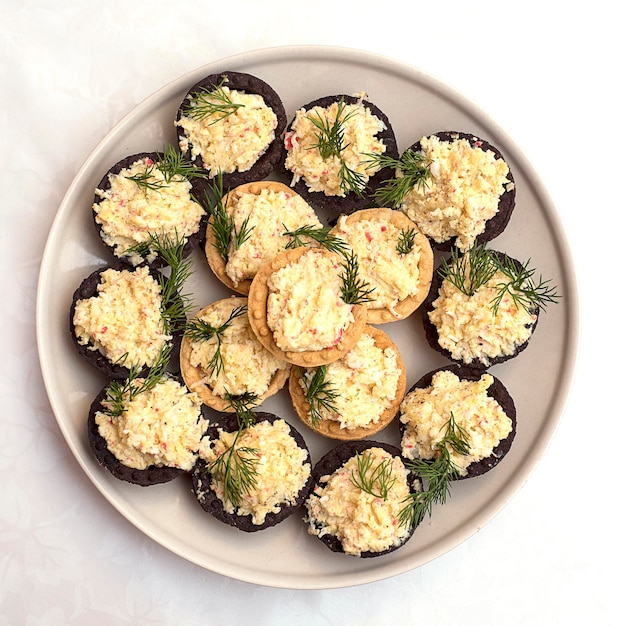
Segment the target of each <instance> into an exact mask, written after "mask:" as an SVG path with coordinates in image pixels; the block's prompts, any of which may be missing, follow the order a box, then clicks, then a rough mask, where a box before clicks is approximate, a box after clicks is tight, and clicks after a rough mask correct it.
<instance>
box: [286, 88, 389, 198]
mask: <svg viewBox="0 0 626 626" xmlns="http://www.w3.org/2000/svg"><path fill="white" fill-rule="evenodd" d="M338 107H339V104H338V102H333V103H332V104H331V105H330V106H328V107H321V106H316V107H312V108H311V109H308V110H306V109H298V110H297V111H296V114H295V118H294V121H293V123H292V125H291V129H290V130H289V132H287V133H286V134H285V148H286V150H287V158H286V159H285V166H286V168H287V169H288V170H289V171H291V172H292V174H293V177H292V181H291V184H292V185H293V184H295V183H296V182H298V181H299V180H300V179H303V180H304V181H305V182H306V184H307V186H308V188H309V189H310V190H311V191H320V192H322V193H324V194H326V195H327V196H339V197H345V195H346V193H345V191H344V189H342V186H341V175H340V169H341V165H342V162H343V164H344V165H345V166H346V167H348V168H349V169H350V170H352V171H353V172H357V173H358V174H360V175H361V176H362V177H363V180H364V182H367V180H369V178H370V177H371V176H372V175H373V174H375V173H376V171H378V169H379V168H376V167H372V166H371V164H370V165H369V166H368V165H367V164H366V163H365V161H366V157H365V155H367V154H370V153H377V154H382V153H383V152H385V150H386V147H385V144H384V143H383V142H382V141H381V140H380V139H378V138H377V135H378V134H379V133H380V132H382V131H383V130H385V124H384V123H383V121H382V120H380V119H379V118H378V117H376V116H375V115H374V114H373V113H372V112H371V110H370V109H369V108H368V107H367V106H366V105H365V104H364V103H363V101H362V100H359V101H358V102H357V103H355V104H345V107H344V109H343V112H342V114H341V116H340V117H339V122H340V127H341V129H342V131H343V142H342V145H343V146H345V147H344V149H343V150H341V159H339V158H338V157H337V156H336V155H333V156H330V157H328V158H323V157H322V155H321V154H320V150H319V149H318V148H316V147H315V146H316V145H317V144H318V143H319V138H318V135H319V133H320V131H319V129H318V128H317V127H316V125H315V123H314V121H318V120H320V119H321V120H325V121H326V122H327V123H328V125H329V126H331V127H332V126H333V124H334V123H335V121H336V120H337V117H338Z"/></svg>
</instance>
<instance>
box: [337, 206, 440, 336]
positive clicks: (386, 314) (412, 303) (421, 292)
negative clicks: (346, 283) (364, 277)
mask: <svg viewBox="0 0 626 626" xmlns="http://www.w3.org/2000/svg"><path fill="white" fill-rule="evenodd" d="M359 220H362V221H365V220H380V221H387V222H389V223H391V224H393V225H394V226H396V227H397V228H399V229H400V230H402V229H405V230H411V229H412V230H414V231H415V239H414V245H416V246H418V248H419V249H420V260H419V265H418V269H419V278H418V285H417V292H416V293H415V294H414V295H412V296H409V297H407V298H405V299H404V300H401V301H400V302H398V304H397V305H396V306H395V307H394V309H395V310H394V311H392V310H391V309H389V308H387V307H385V308H372V307H371V305H370V304H369V303H366V304H365V307H366V308H367V323H368V324H385V323H387V322H396V321H398V320H403V319H405V318H407V317H408V316H409V315H411V313H413V312H414V311H416V310H417V309H418V308H419V306H420V305H421V304H422V302H424V300H425V298H426V296H427V295H428V290H429V289H430V283H431V281H432V278H433V264H434V261H433V250H432V247H431V245H430V242H429V240H428V238H427V237H426V236H425V235H424V234H423V233H422V232H421V231H420V230H419V228H418V227H417V225H416V224H415V222H413V221H412V220H411V219H409V218H408V217H407V216H406V215H405V214H404V213H402V212H401V211H395V210H393V209H389V208H372V209H362V210H360V211H356V212H355V213H352V214H351V215H348V216H347V217H346V220H345V222H346V224H354V223H355V222H357V221H359ZM333 232H335V234H336V232H337V227H335V229H334V231H333ZM359 263H360V264H361V263H363V260H362V259H359Z"/></svg>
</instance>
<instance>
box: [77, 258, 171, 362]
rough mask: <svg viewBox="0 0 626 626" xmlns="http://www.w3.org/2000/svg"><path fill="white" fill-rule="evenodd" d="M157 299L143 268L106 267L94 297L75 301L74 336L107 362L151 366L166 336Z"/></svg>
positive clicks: (157, 292)
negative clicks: (97, 351)
mask: <svg viewBox="0 0 626 626" xmlns="http://www.w3.org/2000/svg"><path fill="white" fill-rule="evenodd" d="M161 300H162V299H161V287H160V285H159V283H158V281H157V280H155V279H154V278H153V277H152V276H151V275H150V271H149V269H148V268H147V267H146V266H142V267H139V268H137V269H135V270H132V271H130V270H121V271H118V270H114V269H110V268H109V269H106V270H104V271H103V272H102V273H101V275H100V283H99V284H98V287H97V295H95V296H93V297H91V298H86V299H84V300H79V301H78V302H77V303H76V307H75V311H74V317H73V324H74V329H75V333H76V337H77V339H78V341H79V343H80V344H81V345H87V346H88V348H89V350H94V351H95V350H99V351H100V352H101V353H102V354H103V355H104V356H106V358H107V359H108V360H109V361H111V362H112V363H116V362H120V363H122V364H123V365H124V366H125V367H129V368H130V367H132V366H139V367H143V366H146V365H147V366H152V365H154V364H155V363H156V361H157V359H158V357H159V353H160V351H161V349H162V348H163V345H164V344H165V343H166V342H167V341H170V340H171V336H170V335H167V334H166V333H165V329H164V325H163V318H162V315H161Z"/></svg>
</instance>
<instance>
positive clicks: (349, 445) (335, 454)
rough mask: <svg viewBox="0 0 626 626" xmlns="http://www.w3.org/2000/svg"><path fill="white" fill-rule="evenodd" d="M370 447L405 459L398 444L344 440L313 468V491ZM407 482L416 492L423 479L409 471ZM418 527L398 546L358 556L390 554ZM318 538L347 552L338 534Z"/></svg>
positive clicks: (407, 538) (343, 552)
mask: <svg viewBox="0 0 626 626" xmlns="http://www.w3.org/2000/svg"><path fill="white" fill-rule="evenodd" d="M368 448H382V449H383V450H386V451H387V452H389V453H390V454H392V455H393V456H396V457H400V458H401V459H403V457H402V454H401V452H400V450H399V449H398V448H397V447H396V446H393V445H391V444H388V443H383V442H378V441H372V440H369V439H363V440H361V441H345V442H342V443H340V444H338V445H337V446H335V447H334V448H332V449H331V450H329V451H328V452H327V453H326V454H324V456H322V458H321V459H320V460H319V461H318V462H317V463H316V464H315V466H314V468H313V484H312V486H311V492H313V490H314V489H315V487H316V486H317V485H321V484H322V483H321V479H322V477H324V476H329V475H331V474H332V473H333V472H334V471H335V470H337V469H339V468H340V467H341V466H342V465H343V464H344V463H346V462H347V461H348V460H349V459H351V458H352V457H353V456H355V455H356V454H358V453H362V452H364V451H365V450H367V449H368ZM403 461H404V459H403ZM407 483H408V485H409V489H410V491H411V493H415V492H416V491H417V489H418V486H419V489H422V480H421V479H420V478H419V477H418V476H417V475H416V474H413V473H409V475H408V476H407ZM307 520H308V515H307V518H305V521H307ZM416 528H417V526H412V527H411V528H410V529H409V532H408V534H407V536H406V537H405V539H404V541H403V542H402V543H401V544H399V545H397V546H392V547H390V548H387V549H386V550H382V551H381V552H372V551H366V552H361V554H360V556H359V557H357V558H363V559H366V558H373V557H377V556H382V555H383V554H389V553H390V552H395V551H396V550H398V549H399V548H401V547H402V546H403V545H405V544H406V542H407V541H408V540H409V539H410V538H411V537H412V536H413V533H414V532H415V529H416ZM317 539H319V540H320V541H322V542H323V543H324V544H325V545H326V546H327V547H328V548H330V550H332V551H333V552H340V553H342V554H345V551H344V549H343V546H342V545H341V540H340V539H339V538H338V537H337V536H336V535H331V534H325V535H322V536H321V537H317ZM350 556H354V555H350Z"/></svg>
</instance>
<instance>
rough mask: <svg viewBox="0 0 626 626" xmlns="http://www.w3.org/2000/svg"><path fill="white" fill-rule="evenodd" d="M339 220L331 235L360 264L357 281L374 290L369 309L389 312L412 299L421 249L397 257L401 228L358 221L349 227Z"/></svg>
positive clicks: (371, 221) (417, 247)
mask: <svg viewBox="0 0 626 626" xmlns="http://www.w3.org/2000/svg"><path fill="white" fill-rule="evenodd" d="M347 220H348V218H347V216H342V217H340V218H339V220H338V222H337V226H336V228H335V229H334V230H333V232H334V233H335V234H336V235H337V236H339V237H341V238H342V239H343V240H344V241H346V243H347V244H348V245H349V246H350V247H351V248H352V250H353V251H354V252H355V254H356V255H357V258H358V260H359V277H360V278H361V279H363V280H365V281H366V282H367V283H369V285H370V287H373V288H374V291H373V292H372V294H371V296H370V297H371V298H372V299H371V301H369V302H368V303H367V307H368V308H369V309H388V310H389V311H391V312H392V313H393V312H394V310H395V307H396V305H397V304H398V303H399V302H401V301H402V300H405V299H406V298H409V297H411V296H413V295H415V294H416V293H417V292H418V288H419V286H420V283H419V278H420V273H419V262H420V248H419V246H417V245H414V246H413V247H412V248H411V250H410V251H409V252H408V254H400V253H399V252H398V250H397V245H398V242H399V240H400V233H401V232H402V229H401V228H398V226H396V225H395V224H393V223H391V222H389V221H387V220H377V219H360V220H353V221H352V222H350V223H348V221H347Z"/></svg>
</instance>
